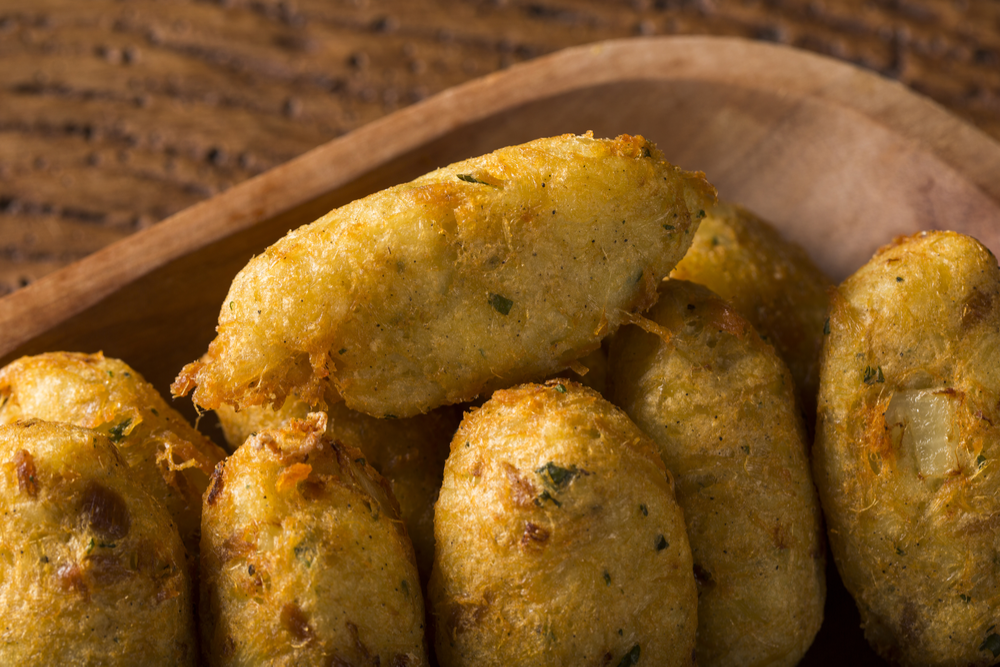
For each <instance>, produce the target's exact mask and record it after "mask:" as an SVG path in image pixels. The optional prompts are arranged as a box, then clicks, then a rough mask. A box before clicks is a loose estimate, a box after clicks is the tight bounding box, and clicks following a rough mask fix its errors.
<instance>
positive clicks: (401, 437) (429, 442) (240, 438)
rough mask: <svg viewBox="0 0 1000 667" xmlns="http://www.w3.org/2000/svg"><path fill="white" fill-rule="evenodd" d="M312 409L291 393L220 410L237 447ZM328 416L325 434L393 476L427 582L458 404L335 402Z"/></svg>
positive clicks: (388, 477)
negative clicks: (273, 404)
mask: <svg viewBox="0 0 1000 667" xmlns="http://www.w3.org/2000/svg"><path fill="white" fill-rule="evenodd" d="M309 411H310V408H309V406H308V405H306V404H305V402H303V401H300V400H295V399H294V398H293V397H289V398H288V399H287V400H286V401H285V404H284V405H283V406H282V407H281V409H280V410H272V409H271V408H270V407H268V406H266V405H259V406H251V407H249V408H244V409H243V410H240V411H239V412H236V411H235V410H233V408H231V407H229V406H225V405H224V406H222V407H220V408H219V409H218V410H216V414H218V416H219V423H220V424H221V426H222V429H223V431H224V432H225V434H226V439H227V440H228V441H229V443H230V445H231V446H232V447H234V448H235V447H237V446H239V445H240V444H242V443H243V442H244V441H245V440H246V439H247V438H248V437H250V436H251V435H253V434H255V433H258V432H260V431H263V430H264V429H267V428H280V427H282V426H284V425H285V424H287V423H288V421H289V420H291V419H304V418H305V417H306V415H307V414H308V413H309ZM328 417H329V419H328V421H327V436H329V437H330V438H331V439H333V440H336V441H337V442H340V443H343V444H345V445H349V446H351V447H354V448H356V449H358V450H360V451H361V453H362V454H363V455H364V457H365V460H366V461H367V462H368V463H369V464H370V465H371V466H372V467H373V468H375V470H377V471H378V472H379V474H381V475H382V476H383V477H384V478H385V479H386V481H387V482H389V487H390V488H391V489H392V493H393V495H394V496H395V498H396V500H397V501H398V502H399V508H400V514H401V516H402V518H403V523H405V524H406V532H407V533H408V534H409V536H410V539H411V541H412V542H413V550H414V552H415V553H416V557H417V569H418V570H419V571H420V580H421V582H423V583H426V581H427V578H428V577H429V576H430V572H431V562H432V561H433V558H434V501H435V500H437V495H438V490H439V489H440V488H441V477H442V475H443V474H444V461H445V459H446V458H448V450H449V446H450V444H451V437H452V436H453V435H454V434H455V430H456V429H457V428H458V424H459V422H460V421H461V418H462V414H461V411H460V410H459V409H458V408H457V406H444V407H441V408H438V409H436V410H432V411H431V412H429V413H427V414H426V415H417V416H415V417H405V418H403V419H377V418H375V417H369V416H368V415H365V414H362V413H360V412H357V411H355V410H351V409H350V408H348V407H347V406H346V405H344V404H343V403H334V404H331V405H330V407H329V411H328Z"/></svg>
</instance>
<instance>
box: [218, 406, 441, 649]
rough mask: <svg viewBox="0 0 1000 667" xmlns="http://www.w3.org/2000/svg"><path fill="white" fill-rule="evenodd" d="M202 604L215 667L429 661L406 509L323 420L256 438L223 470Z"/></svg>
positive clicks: (220, 468)
mask: <svg viewBox="0 0 1000 667" xmlns="http://www.w3.org/2000/svg"><path fill="white" fill-rule="evenodd" d="M200 606H201V615H200V616H201V624H202V628H201V629H202V638H203V639H202V646H203V647H204V652H205V653H206V658H207V661H208V664H209V665H212V666H218V665H261V664H267V665H275V666H279V665H379V664H382V665H409V666H413V667H417V666H419V665H426V664H427V654H426V648H425V639H424V615H425V610H424V605H423V597H422V595H421V591H420V583H419V579H418V576H417V567H416V564H415V562H414V558H413V547H412V546H411V544H410V540H409V538H408V537H407V535H406V530H405V528H404V527H403V523H402V521H401V520H400V518H399V508H398V505H397V504H396V501H395V498H393V497H392V493H391V491H390V490H389V488H388V485H387V483H386V482H385V480H384V479H382V478H381V477H380V476H379V475H378V473H377V472H375V470H374V469H373V468H372V467H371V466H369V465H368V464H367V463H366V462H365V459H364V457H363V455H362V454H361V452H360V451H358V450H356V449H354V448H352V447H348V446H345V445H341V444H339V443H337V442H335V441H333V440H331V439H329V438H328V437H327V436H326V416H325V415H324V414H323V413H311V414H310V415H309V416H308V417H307V419H305V420H293V421H291V422H290V423H289V424H288V425H287V426H286V427H284V428H282V429H279V430H266V431H262V432H260V433H258V434H256V435H254V436H252V437H251V438H250V439H249V440H247V441H246V443H244V444H243V445H242V446H241V447H239V449H237V450H236V451H235V452H234V453H233V454H232V456H230V457H229V458H228V459H226V461H225V462H224V463H222V464H220V465H219V466H218V468H217V469H216V472H215V474H214V476H213V478H212V485H211V487H210V488H209V490H208V492H207V493H206V494H205V508H204V512H203V513H202V544H201V596H200Z"/></svg>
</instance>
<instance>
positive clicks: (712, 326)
mask: <svg viewBox="0 0 1000 667" xmlns="http://www.w3.org/2000/svg"><path fill="white" fill-rule="evenodd" d="M646 317H648V318H650V320H652V322H653V325H652V326H651V327H650V328H651V329H653V330H657V328H658V331H659V333H660V335H659V336H658V335H655V334H654V333H650V332H647V331H643V330H642V329H640V328H639V327H637V326H628V327H624V328H622V329H621V330H620V331H619V332H618V333H617V334H615V336H613V337H612V339H611V359H610V365H611V369H612V372H611V379H610V384H611V398H612V400H613V401H614V402H615V403H616V404H617V405H620V406H621V407H622V408H623V409H624V410H625V412H626V413H628V414H629V416H630V417H632V419H634V420H635V422H636V424H638V425H639V427H640V428H642V429H643V431H645V432H646V433H649V434H651V435H652V437H653V440H654V441H655V442H656V444H657V446H658V451H659V453H660V455H661V456H662V457H663V462H664V464H665V465H666V466H667V468H668V469H669V470H670V471H671V472H672V473H673V474H674V480H675V484H676V488H677V502H678V503H679V504H680V506H681V508H683V510H684V518H685V519H686V522H687V527H688V536H689V538H690V541H691V551H692V555H693V557H694V572H695V578H696V581H697V583H698V644H697V648H696V650H695V658H696V661H697V663H698V664H699V665H703V666H707V667H714V666H717V665H740V666H741V667H752V666H755V665H795V664H797V663H798V662H799V660H801V659H802V657H803V655H805V653H806V650H807V649H808V648H809V646H810V645H811V644H812V641H813V638H814V637H815V635H816V632H817V631H818V630H819V627H820V624H821V623H822V621H823V604H824V600H825V596H826V580H825V574H824V568H825V560H826V559H825V547H824V544H823V537H822V527H821V520H820V509H819V500H818V498H817V496H816V489H815V488H814V487H813V483H812V478H811V475H810V470H809V460H808V457H807V452H806V444H805V432H804V427H803V423H802V417H801V415H800V413H799V411H798V409H797V406H796V401H795V391H794V386H793V383H792V380H791V375H790V374H789V372H788V370H787V368H786V366H785V364H784V363H783V362H782V361H781V359H780V358H779V357H778V356H777V354H776V353H775V351H774V349H773V348H772V347H771V346H770V345H769V344H767V343H766V342H764V341H763V340H762V339H761V337H760V336H759V335H758V334H757V332H756V331H755V330H754V329H753V327H752V326H751V325H750V323H749V322H747V320H745V319H744V318H743V317H742V316H740V315H739V314H737V313H736V311H735V309H734V308H733V306H731V305H729V304H728V303H727V302H725V301H723V300H722V299H721V298H719V297H718V296H716V295H715V294H713V293H712V292H711V291H709V290H708V289H707V288H705V287H702V286H700V285H695V284H694V283H689V282H686V281H681V280H674V279H671V280H668V281H666V282H664V283H663V285H662V286H661V288H660V300H659V302H658V303H657V304H656V306H654V307H653V308H652V309H651V310H650V311H649V312H648V313H647V314H646Z"/></svg>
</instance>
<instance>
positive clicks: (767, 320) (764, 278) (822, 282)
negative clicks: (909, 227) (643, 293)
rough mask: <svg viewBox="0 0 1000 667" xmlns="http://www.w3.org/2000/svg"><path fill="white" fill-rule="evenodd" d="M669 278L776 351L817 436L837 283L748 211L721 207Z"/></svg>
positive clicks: (710, 216) (712, 212)
mask: <svg viewBox="0 0 1000 667" xmlns="http://www.w3.org/2000/svg"><path fill="white" fill-rule="evenodd" d="M670 277H671V278H679V279H681V280H690V281H691V282H695V283H698V284H699V285H704V286H705V287H707V288H709V289H710V290H712V291H713V292H715V293H716V294H718V295H719V296H721V297H722V298H723V299H725V300H726V301H728V302H729V303H731V304H733V306H735V308H736V310H737V312H739V313H740V314H741V315H742V316H743V317H745V318H747V320H749V321H750V324H752V325H753V326H754V328H755V329H756V330H757V331H758V332H760V334H761V335H763V336H764V337H765V338H766V339H767V341H768V342H769V343H771V344H772V345H774V348H775V350H776V351H777V352H778V356H780V357H781V358H782V360H784V362H785V364H787V365H788V370H790V371H791V373H792V377H793V378H795V385H796V387H797V389H798V399H799V401H800V404H801V406H802V410H803V411H804V413H805V416H806V425H807V427H808V430H809V431H810V432H811V431H812V428H813V424H814V421H815V416H816V392H817V390H818V387H819V356H820V351H821V350H822V348H823V328H824V327H823V325H824V323H825V321H826V309H827V303H828V298H827V290H828V289H829V288H830V287H832V286H833V282H832V281H831V280H830V279H829V278H828V277H827V276H826V275H825V274H824V273H823V272H822V271H821V270H820V269H819V267H817V266H816V264H815V263H814V262H813V261H812V259H811V258H810V257H809V255H808V254H807V253H806V251H805V250H803V249H802V248H801V247H800V246H798V245H796V244H794V243H792V242H790V241H787V240H785V238H784V237H782V235H781V234H780V233H779V232H778V230H777V229H775V228H774V227H773V226H772V225H771V224H770V223H768V222H766V221H765V220H763V219H762V218H760V217H758V216H756V215H754V214H753V213H751V212H750V211H748V210H746V209H745V208H743V207H741V206H737V205H735V204H728V203H719V204H717V205H716V206H713V207H712V208H710V209H708V215H707V216H706V217H705V219H704V220H702V221H701V224H700V225H699V226H698V231H697V233H696V234H695V237H694V242H693V243H692V244H691V248H690V249H689V250H688V252H687V254H686V255H684V258H683V259H682V260H681V261H680V262H678V264H677V266H676V268H674V270H673V271H672V272H671V274H670Z"/></svg>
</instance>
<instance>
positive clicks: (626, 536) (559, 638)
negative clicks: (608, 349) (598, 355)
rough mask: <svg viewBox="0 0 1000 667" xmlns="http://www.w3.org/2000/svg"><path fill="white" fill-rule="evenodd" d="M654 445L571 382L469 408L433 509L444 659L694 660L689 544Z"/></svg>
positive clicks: (445, 665)
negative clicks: (471, 409) (473, 408)
mask: <svg viewBox="0 0 1000 667" xmlns="http://www.w3.org/2000/svg"><path fill="white" fill-rule="evenodd" d="M653 447H654V445H653V443H652V442H651V441H650V440H649V438H648V437H647V436H646V435H644V434H643V433H642V432H641V431H640V430H639V429H638V428H637V427H636V426H635V424H633V423H632V422H631V421H630V420H629V419H628V417H626V416H625V413H623V412H622V411H621V410H619V409H618V408H616V407H614V406H613V405H611V404H610V403H608V402H607V401H606V400H604V399H603V398H601V397H600V396H599V395H598V394H597V393H596V392H594V391H592V390H591V389H589V388H586V387H583V386H582V385H579V384H576V383H572V382H569V381H559V380H553V381H551V382H548V383H546V384H545V385H522V386H520V387H516V388H514V389H509V390H501V391H497V392H496V393H494V394H493V396H492V398H490V400H489V401H487V402H486V403H485V404H484V405H483V406H482V407H481V408H479V409H478V410H475V411H472V412H470V413H468V414H467V415H466V417H465V419H464V420H463V422H462V425H461V426H460V427H459V430H458V433H456V435H455V438H454V440H453V441H452V446H451V454H450V455H449V457H448V461H447V463H446V464H445V473H444V483H443V486H442V488H441V494H440V496H439V497H438V501H437V505H436V507H435V515H434V534H435V538H436V541H437V549H436V552H435V556H434V569H433V571H432V574H431V583H430V594H429V597H430V598H431V602H432V605H431V606H432V613H433V614H434V617H435V637H436V639H435V648H436V650H437V658H438V660H439V661H440V663H441V665H442V667H456V666H459V665H476V666H492V665H497V666H500V665H503V666H505V667H510V666H512V665H549V666H557V665H634V664H637V662H640V660H641V664H644V665H658V666H669V665H691V664H692V650H693V648H694V641H695V631H696V627H697V618H696V614H697V609H696V607H697V599H696V591H695V583H694V575H693V572H692V569H691V568H692V564H691V551H690V548H689V546H688V539H687V534H686V532H685V528H684V517H683V516H682V514H681V511H680V508H679V507H678V506H677V503H676V501H675V500H674V491H673V486H672V482H671V479H670V473H668V472H667V470H666V469H665V468H664V466H663V462H662V461H660V458H659V456H658V455H657V454H656V452H655V450H654V448H653Z"/></svg>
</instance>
